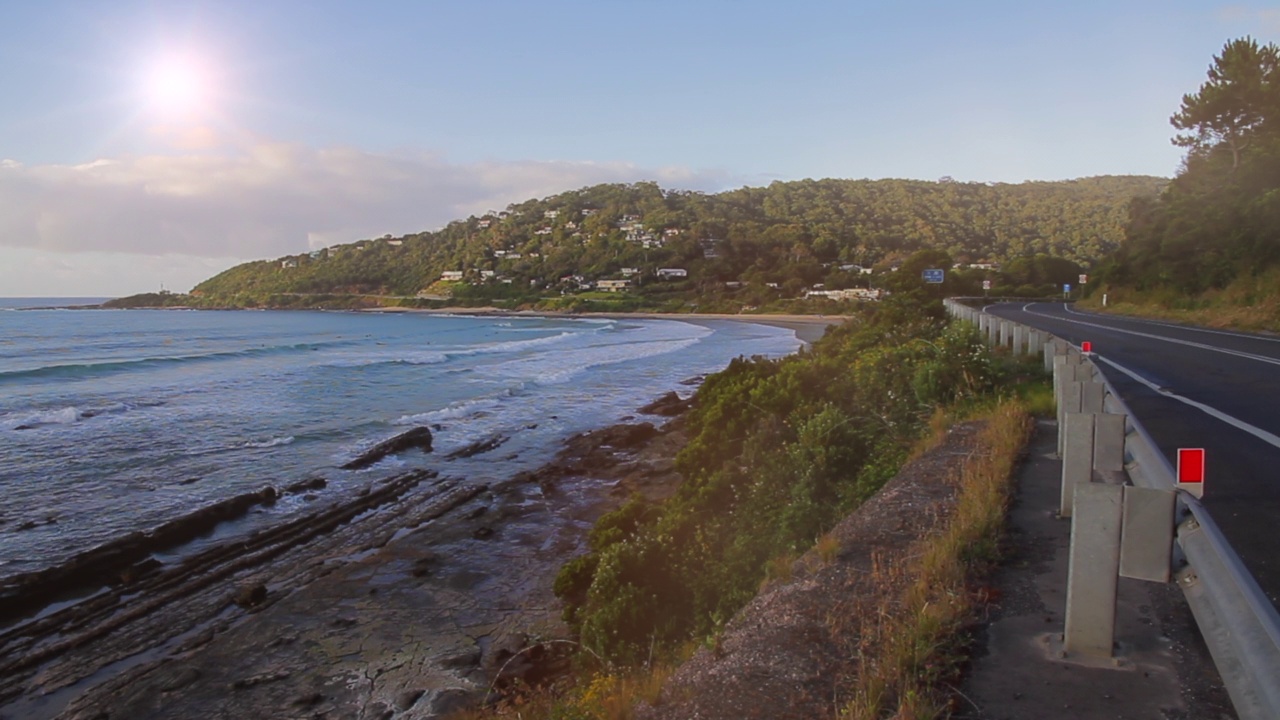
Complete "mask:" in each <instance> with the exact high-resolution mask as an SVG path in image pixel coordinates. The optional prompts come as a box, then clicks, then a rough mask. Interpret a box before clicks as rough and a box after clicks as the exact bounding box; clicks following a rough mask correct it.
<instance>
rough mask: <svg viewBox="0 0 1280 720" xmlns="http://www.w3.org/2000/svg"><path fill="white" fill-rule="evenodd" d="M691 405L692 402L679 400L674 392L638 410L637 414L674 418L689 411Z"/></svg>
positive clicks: (690, 400)
mask: <svg viewBox="0 0 1280 720" xmlns="http://www.w3.org/2000/svg"><path fill="white" fill-rule="evenodd" d="M692 404H693V400H692V399H689V400H681V399H680V396H679V395H677V394H676V393H675V391H672V392H669V393H667V394H666V395H663V396H662V397H660V398H658V399H657V400H654V401H653V402H651V403H649V404H648V405H645V406H644V407H642V408H640V410H639V412H640V413H643V414H645V415H661V416H663V417H674V416H676V415H679V414H680V413H682V412H684V411H685V410H688V409H689V406H690V405H692Z"/></svg>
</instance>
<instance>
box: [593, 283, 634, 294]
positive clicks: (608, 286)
mask: <svg viewBox="0 0 1280 720" xmlns="http://www.w3.org/2000/svg"><path fill="white" fill-rule="evenodd" d="M596 287H597V288H599V289H601V290H604V291H605V292H622V291H623V290H626V289H627V288H629V287H631V281H630V280H597V281H596Z"/></svg>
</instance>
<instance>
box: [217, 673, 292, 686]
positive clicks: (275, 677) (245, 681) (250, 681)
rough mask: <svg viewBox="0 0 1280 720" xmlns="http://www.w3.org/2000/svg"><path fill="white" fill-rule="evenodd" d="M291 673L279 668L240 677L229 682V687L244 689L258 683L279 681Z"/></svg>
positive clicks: (285, 678) (287, 677) (288, 676)
mask: <svg viewBox="0 0 1280 720" xmlns="http://www.w3.org/2000/svg"><path fill="white" fill-rule="evenodd" d="M292 674H293V673H290V672H289V671H287V670H280V671H277V672H269V673H262V674H261V675H251V676H249V677H247V678H242V679H240V680H236V681H235V682H233V683H231V689H232V690H244V689H247V688H251V687H256V686H258V685H265V684H267V683H273V682H280V681H281V680H288V679H289V678H290V676H292Z"/></svg>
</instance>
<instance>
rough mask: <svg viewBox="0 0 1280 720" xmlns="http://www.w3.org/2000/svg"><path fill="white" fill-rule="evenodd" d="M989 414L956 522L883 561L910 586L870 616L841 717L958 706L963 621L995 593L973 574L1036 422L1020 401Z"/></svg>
mask: <svg viewBox="0 0 1280 720" xmlns="http://www.w3.org/2000/svg"><path fill="white" fill-rule="evenodd" d="M986 419H987V425H986V427H985V428H984V429H983V431H982V434H981V437H980V440H979V446H978V449H977V450H976V451H975V452H974V454H973V455H972V456H971V457H970V458H969V459H968V460H967V462H966V463H965V464H964V465H963V466H962V467H961V470H960V471H959V474H958V477H956V479H955V481H956V482H957V483H958V484H959V486H960V491H959V496H958V499H957V505H956V510H955V513H954V515H953V517H952V520H951V522H950V524H949V525H948V527H947V529H946V530H945V531H944V532H942V533H940V534H937V535H934V536H931V537H928V538H925V539H923V540H921V541H920V545H919V548H918V550H917V551H916V552H914V553H913V555H914V556H915V558H916V559H915V561H914V562H913V563H911V564H909V565H906V566H901V567H899V568H898V569H896V570H891V569H884V570H883V573H885V577H884V578H883V580H884V582H885V583H887V584H889V585H891V586H894V587H898V586H900V587H902V589H901V590H900V591H898V592H897V593H896V597H893V598H891V599H890V601H889V602H888V603H882V606H881V607H879V608H868V610H871V611H872V612H873V614H872V615H870V616H864V617H869V618H870V619H869V620H867V622H866V627H864V628H863V632H862V634H861V640H860V642H859V646H858V647H857V648H856V649H855V651H854V652H853V653H852V658H851V662H852V667H851V668H850V673H849V677H850V678H851V684H852V687H850V688H849V689H848V695H847V697H849V698H850V699H849V700H848V701H847V702H846V703H845V704H844V706H843V707H842V708H839V716H840V717H841V718H849V719H850V720H872V719H873V718H884V717H896V718H934V717H943V716H946V715H947V714H948V712H950V710H951V706H952V703H953V702H954V698H955V692H954V691H953V690H952V689H951V688H950V687H949V685H948V684H947V682H948V681H949V680H950V679H952V678H953V677H954V676H955V675H956V674H957V673H958V670H959V666H960V664H961V662H962V661H963V657H964V655H963V633H962V630H963V628H964V627H965V626H966V625H968V624H970V623H971V622H973V620H974V619H975V617H976V615H977V613H978V611H979V610H980V609H981V606H982V605H983V604H984V603H985V601H986V598H985V597H984V593H983V592H982V591H981V590H975V589H974V587H973V580H974V578H975V577H977V576H979V575H980V574H981V573H982V572H983V571H985V570H986V569H987V568H989V566H990V564H991V563H992V562H993V561H994V560H995V558H996V553H997V547H998V543H999V538H1000V535H1001V533H1002V531H1003V528H1004V522H1005V516H1006V512H1007V509H1008V503H1009V498H1010V495H1011V490H1012V484H1013V471H1014V469H1015V466H1016V464H1017V462H1018V458H1019V456H1020V454H1021V452H1022V449H1023V448H1024V447H1025V446H1026V442H1027V439H1028V438H1029V436H1030V432H1031V428H1032V422H1031V419H1030V416H1029V415H1028V414H1027V411H1026V409H1025V407H1024V405H1023V404H1022V403H1020V402H1018V401H1008V402H1005V403H1002V404H1000V405H998V406H996V407H995V408H993V409H992V410H991V411H990V412H989V413H987V418H986ZM890 574H892V575H895V577H888V575H890Z"/></svg>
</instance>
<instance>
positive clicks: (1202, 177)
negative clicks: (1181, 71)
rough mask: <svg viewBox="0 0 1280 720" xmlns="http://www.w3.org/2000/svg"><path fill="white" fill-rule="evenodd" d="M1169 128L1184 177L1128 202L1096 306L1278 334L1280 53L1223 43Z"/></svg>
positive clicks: (1246, 42) (1251, 43)
mask: <svg viewBox="0 0 1280 720" xmlns="http://www.w3.org/2000/svg"><path fill="white" fill-rule="evenodd" d="M1170 105H1171V106H1172V102H1171V103H1170ZM1170 122H1171V123H1172V124H1173V126H1174V128H1176V129H1177V130H1179V131H1181V134H1179V135H1177V136H1176V137H1175V138H1174V143H1175V144H1177V145H1180V146H1182V147H1186V148H1187V156H1186V159H1185V161H1184V163H1183V167H1182V170H1181V171H1180V172H1179V173H1178V176H1177V177H1176V178H1175V179H1174V180H1173V181H1172V182H1171V183H1170V184H1169V186H1168V188H1167V189H1166V190H1165V191H1164V192H1163V193H1161V194H1160V195H1159V196H1157V197H1150V196H1147V197H1144V198H1142V199H1140V200H1139V201H1137V202H1136V203H1135V204H1134V207H1133V213H1132V218H1131V220H1130V222H1129V223H1128V224H1127V226H1126V228H1125V231H1126V241H1125V242H1124V243H1123V244H1122V246H1121V247H1120V248H1119V250H1118V252H1117V253H1116V255H1115V256H1114V257H1113V258H1110V259H1108V260H1107V262H1106V263H1104V265H1105V267H1104V268H1103V273H1102V279H1103V280H1104V282H1105V287H1096V288H1094V289H1095V290H1097V291H1101V292H1095V297H1094V298H1092V299H1091V301H1092V302H1094V303H1097V302H1098V301H1099V300H1100V298H1101V295H1102V292H1106V293H1107V294H1108V295H1110V298H1111V304H1112V306H1113V307H1114V306H1115V305H1116V304H1117V303H1120V304H1121V306H1122V308H1123V309H1125V310H1132V311H1135V312H1143V313H1146V314H1151V313H1158V314H1164V315H1166V316H1170V317H1178V318H1180V319H1184V320H1190V321H1195V322H1203V323H1211V324H1226V325H1234V326H1240V327H1251V328H1269V329H1280V48H1277V47H1276V46H1275V45H1274V44H1267V45H1259V44H1258V42H1257V41H1255V40H1253V39H1251V38H1243V39H1240V40H1233V41H1231V42H1229V43H1227V44H1226V46H1225V47H1224V48H1223V50H1222V52H1221V53H1220V54H1219V55H1218V56H1216V57H1214V58H1213V63H1212V64H1211V65H1210V68H1209V72H1208V79H1207V80H1206V82H1205V83H1204V84H1203V85H1201V86H1200V88H1199V89H1198V90H1197V91H1196V92H1194V93H1189V94H1187V95H1185V96H1183V98H1182V103H1181V105H1180V106H1179V108H1178V111H1177V112H1176V113H1175V114H1174V115H1173V117H1172V118H1171V119H1170ZM1188 311H1189V312H1188ZM1197 311H1199V312H1197Z"/></svg>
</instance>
